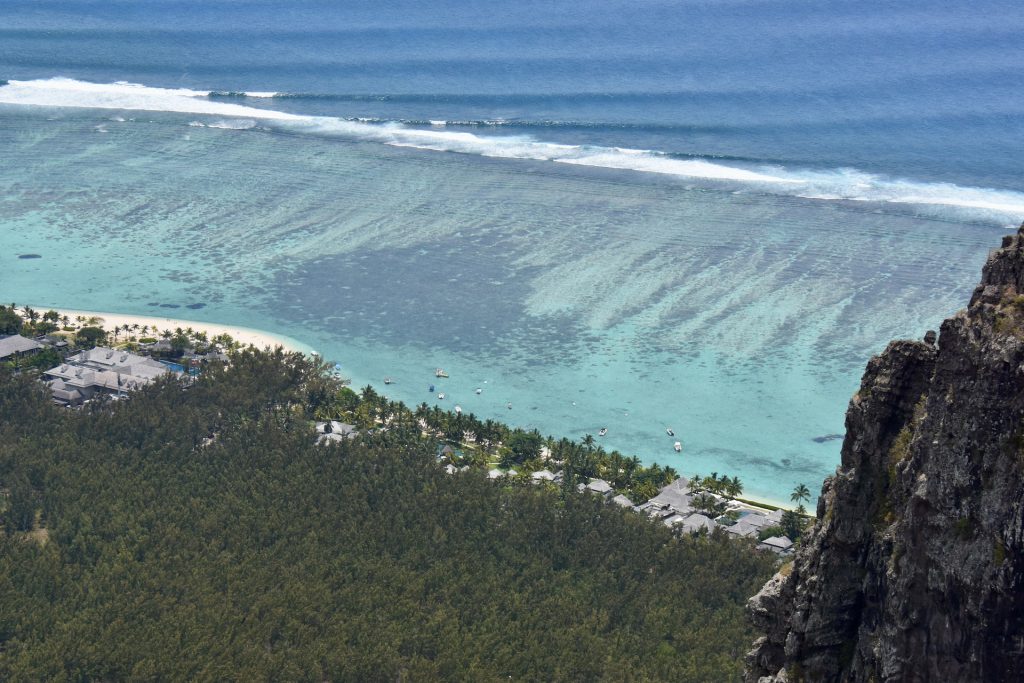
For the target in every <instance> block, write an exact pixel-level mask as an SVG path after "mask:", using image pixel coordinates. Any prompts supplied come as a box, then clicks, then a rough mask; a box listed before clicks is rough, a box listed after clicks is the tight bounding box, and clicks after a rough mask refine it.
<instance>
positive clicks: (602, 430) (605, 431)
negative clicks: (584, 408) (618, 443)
mask: <svg viewBox="0 0 1024 683" xmlns="http://www.w3.org/2000/svg"><path fill="white" fill-rule="evenodd" d="M607 433H608V428H607V427H601V431H599V432H598V433H597V435H598V436H604V435H605V434H607Z"/></svg>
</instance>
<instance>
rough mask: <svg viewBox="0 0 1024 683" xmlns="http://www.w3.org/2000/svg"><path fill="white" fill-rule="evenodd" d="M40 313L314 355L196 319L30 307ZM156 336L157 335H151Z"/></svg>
mask: <svg viewBox="0 0 1024 683" xmlns="http://www.w3.org/2000/svg"><path fill="white" fill-rule="evenodd" d="M32 308H35V309H36V310H37V311H39V312H40V313H45V312H46V311H51V310H52V311H57V312H58V313H60V314H61V315H66V316H68V317H69V318H71V320H72V321H74V320H75V318H76V317H78V316H84V317H86V318H99V319H100V320H102V323H101V326H102V327H103V328H104V329H106V330H108V331H109V330H111V329H113V328H114V327H115V326H120V325H139V326H140V327H141V326H144V325H148V326H149V327H150V328H151V329H156V330H159V331H160V332H162V331H163V330H174V329H175V328H178V327H180V328H182V329H184V328H187V327H191V328H192V329H193V330H195V331H197V332H205V333H206V334H207V335H208V336H210V337H214V336H217V335H219V334H229V335H231V337H232V338H233V339H234V340H235V341H237V342H239V343H240V344H243V345H249V344H252V345H253V346H255V347H256V348H260V349H262V348H264V347H268V346H269V347H271V348H273V347H275V346H282V347H284V348H285V349H286V350H288V351H300V352H302V353H306V354H313V353H315V351H314V350H313V348H312V347H311V346H309V345H308V344H303V343H302V342H300V341H298V340H297V339H292V338H291V337H286V336H284V335H280V334H273V333H271V332H266V331H264V330H255V329H252V328H251V327H241V326H239V325H225V324H222V323H209V322H200V321H198V320H185V319H182V318H165V317H162V316H155V315H128V314H125V313H110V312H105V311H80V310H73V309H70V308H53V307H49V306H38V307H37V306H32ZM153 336H159V335H153Z"/></svg>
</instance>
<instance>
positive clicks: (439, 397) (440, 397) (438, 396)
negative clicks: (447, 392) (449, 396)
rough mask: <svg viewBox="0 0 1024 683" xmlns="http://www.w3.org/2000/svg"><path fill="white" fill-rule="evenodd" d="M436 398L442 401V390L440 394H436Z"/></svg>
mask: <svg viewBox="0 0 1024 683" xmlns="http://www.w3.org/2000/svg"><path fill="white" fill-rule="evenodd" d="M437 398H438V400H440V401H443V400H444V392H443V391H442V392H441V393H440V394H438V395H437Z"/></svg>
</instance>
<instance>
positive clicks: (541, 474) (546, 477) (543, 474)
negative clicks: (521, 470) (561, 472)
mask: <svg viewBox="0 0 1024 683" xmlns="http://www.w3.org/2000/svg"><path fill="white" fill-rule="evenodd" d="M530 478H531V479H533V480H534V481H552V482H553V481H557V480H558V479H559V477H558V475H556V474H555V473H554V472H552V471H551V470H538V471H536V472H534V473H533V474H531V475H530Z"/></svg>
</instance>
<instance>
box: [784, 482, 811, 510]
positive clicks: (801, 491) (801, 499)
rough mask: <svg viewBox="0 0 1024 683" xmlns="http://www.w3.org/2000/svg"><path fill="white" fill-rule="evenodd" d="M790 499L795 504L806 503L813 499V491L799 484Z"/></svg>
mask: <svg viewBox="0 0 1024 683" xmlns="http://www.w3.org/2000/svg"><path fill="white" fill-rule="evenodd" d="M789 499H790V500H791V501H793V502H794V503H800V504H801V505H803V503H806V502H807V501H809V500H810V499H811V490H810V489H809V488H807V487H806V486H805V485H804V484H797V485H796V488H795V489H793V493H792V494H790V496H789Z"/></svg>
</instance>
